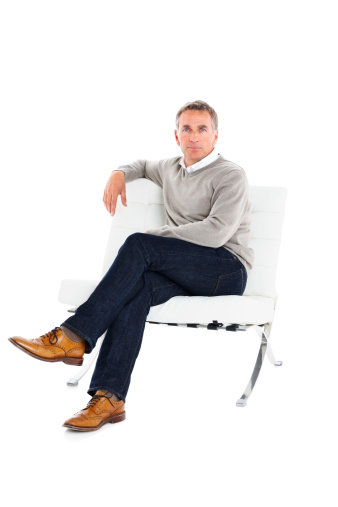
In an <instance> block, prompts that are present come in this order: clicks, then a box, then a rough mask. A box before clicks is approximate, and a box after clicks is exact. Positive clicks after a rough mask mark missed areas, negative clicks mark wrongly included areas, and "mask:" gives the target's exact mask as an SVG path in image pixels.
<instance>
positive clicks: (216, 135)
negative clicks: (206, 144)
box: [213, 130, 218, 146]
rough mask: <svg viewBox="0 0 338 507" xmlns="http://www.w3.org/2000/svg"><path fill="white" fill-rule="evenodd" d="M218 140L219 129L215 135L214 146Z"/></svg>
mask: <svg viewBox="0 0 338 507" xmlns="http://www.w3.org/2000/svg"><path fill="white" fill-rule="evenodd" d="M217 140H218V130H217V131H216V134H215V137H214V143H213V144H214V146H215V144H216V143H217Z"/></svg>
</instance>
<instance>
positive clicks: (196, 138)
mask: <svg viewBox="0 0 338 507" xmlns="http://www.w3.org/2000/svg"><path fill="white" fill-rule="evenodd" d="M175 138H176V143H177V144H178V146H180V147H181V150H182V152H183V154H184V163H185V165H186V167H189V166H191V165H193V164H196V162H199V161H200V160H202V158H204V157H206V156H207V155H209V153H211V152H212V150H213V149H214V146H215V144H216V142H217V138H218V131H217V132H214V131H213V128H212V122H211V116H210V114H209V113H208V111H183V113H182V114H181V116H180V120H179V124H178V130H175Z"/></svg>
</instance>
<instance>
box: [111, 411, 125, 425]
mask: <svg viewBox="0 0 338 507" xmlns="http://www.w3.org/2000/svg"><path fill="white" fill-rule="evenodd" d="M125 418H126V413H125V412H122V414H118V415H115V416H114V419H112V420H111V421H110V422H111V424H114V423H117V422H120V421H124V420H125Z"/></svg>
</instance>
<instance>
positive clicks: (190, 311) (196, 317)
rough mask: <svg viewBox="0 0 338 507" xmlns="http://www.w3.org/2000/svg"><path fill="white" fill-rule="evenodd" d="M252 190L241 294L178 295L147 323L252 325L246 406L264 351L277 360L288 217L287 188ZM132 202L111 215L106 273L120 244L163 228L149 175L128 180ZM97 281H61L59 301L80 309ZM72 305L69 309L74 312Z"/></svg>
mask: <svg viewBox="0 0 338 507" xmlns="http://www.w3.org/2000/svg"><path fill="white" fill-rule="evenodd" d="M250 188H251V203H252V206H251V235H250V246H251V247H252V248H253V249H254V251H255V265H254V268H253V269H252V270H250V271H249V273H248V281H247V286H246V289H245V293H244V294H243V296H214V297H204V296H175V297H173V298H171V299H170V300H169V301H167V302H166V303H163V304H161V305H158V306H152V307H151V308H150V311H149V313H148V317H147V322H149V323H155V324H168V325H176V326H187V327H202V328H203V327H204V328H207V329H210V330H219V329H223V330H225V331H232V332H236V331H245V330H247V329H248V328H253V329H255V330H256V331H257V333H258V335H259V337H260V348H259V352H258V357H257V360H256V364H255V366H254V369H253V373H252V375H251V378H250V380H249V383H248V385H247V387H246V389H245V391H244V393H243V395H242V396H241V398H240V399H239V400H238V401H237V403H236V405H237V406H238V407H244V406H245V405H246V403H247V400H248V398H249V396H250V394H251V392H252V390H253V388H254V385H255V383H256V380H257V377H258V375H259V373H260V371H261V367H262V364H263V360H264V357H265V353H267V356H268V358H269V360H270V361H271V362H272V363H273V364H274V365H275V366H281V364H282V362H281V361H276V360H275V358H274V355H273V353H272V350H271V346H270V343H269V341H268V339H269V336H270V332H271V326H272V323H273V318H274V314H275V307H276V300H277V295H276V289H275V278H276V268H277V258H278V252H279V245H280V239H281V233H282V225H283V219H284V209H285V200H286V189H284V188H277V187H250ZM127 201H128V206H127V207H124V206H123V205H122V204H121V202H120V200H118V203H117V206H116V212H115V215H114V217H113V219H112V224H111V230H110V234H109V239H108V245H107V249H106V253H105V257H104V263H103V270H102V276H103V275H104V274H105V273H106V271H107V270H108V269H109V267H110V265H111V264H112V262H113V260H114V258H115V257H116V255H117V252H118V250H119V248H120V246H121V245H122V244H123V243H124V241H125V240H126V238H127V237H128V236H129V235H130V234H132V233H134V232H144V231H147V230H148V229H153V228H158V227H162V226H163V225H164V224H165V210H164V203H163V193H162V189H161V188H160V187H159V186H158V185H156V184H155V183H153V182H152V181H150V180H148V179H146V178H140V179H138V180H134V181H132V182H130V183H127ZM97 284H98V281H96V280H63V281H62V283H61V287H60V292H59V301H60V302H61V303H66V304H69V305H72V306H75V309H76V307H78V306H79V305H80V304H82V303H83V302H84V301H86V300H87V298H88V297H89V295H90V294H91V293H92V291H93V290H94V289H95V287H96V285H97ZM75 309H71V310H69V311H73V312H74V311H75ZM103 339H104V335H103V336H102V337H100V339H99V340H98V342H97V345H96V347H95V349H94V350H93V352H92V353H91V354H90V356H89V358H88V361H87V363H86V365H85V366H84V367H83V368H82V370H81V371H80V372H79V374H78V375H76V376H75V377H73V378H72V379H70V380H69V381H68V383H67V384H68V385H77V384H78V382H79V380H80V379H81V378H82V377H83V375H84V374H85V373H86V372H87V371H88V369H89V368H90V366H91V365H92V363H93V362H94V360H95V359H96V357H97V355H98V353H99V349H100V346H101V344H102V340H103Z"/></svg>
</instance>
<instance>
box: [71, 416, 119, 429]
mask: <svg viewBox="0 0 338 507" xmlns="http://www.w3.org/2000/svg"><path fill="white" fill-rule="evenodd" d="M125 418H126V413H125V412H121V414H117V415H112V416H111V417H108V418H107V419H105V420H104V421H102V422H101V423H100V424H99V425H98V426H95V427H94V428H93V427H91V428H90V427H88V426H75V425H73V424H63V425H62V427H63V428H68V429H70V430H75V431H96V430H99V429H100V428H102V426H103V425H104V424H107V423H111V424H114V423H118V422H121V421H124V420H125Z"/></svg>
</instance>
